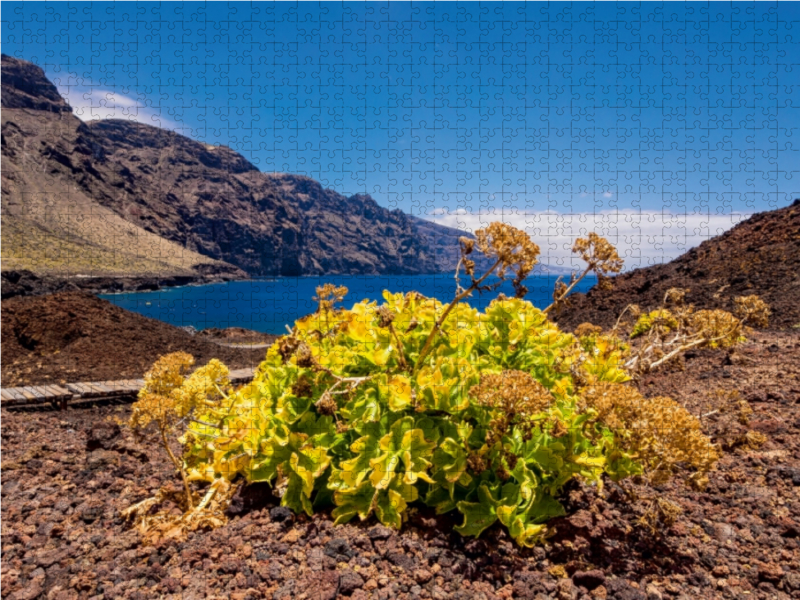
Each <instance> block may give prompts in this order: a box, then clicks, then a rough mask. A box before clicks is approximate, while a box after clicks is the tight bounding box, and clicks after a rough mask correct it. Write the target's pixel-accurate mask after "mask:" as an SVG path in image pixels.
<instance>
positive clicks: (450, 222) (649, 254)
mask: <svg viewBox="0 0 800 600" xmlns="http://www.w3.org/2000/svg"><path fill="white" fill-rule="evenodd" d="M749 216H750V214H745V213H731V214H727V215H720V214H704V213H683V214H676V213H670V212H656V211H635V210H615V211H603V212H596V213H571V214H566V213H557V212H526V211H522V210H509V209H503V210H502V211H499V210H498V211H491V210H490V211H484V212H481V213H472V212H469V211H466V210H459V211H452V212H451V211H449V210H447V209H438V210H434V211H431V212H430V213H428V215H427V217H425V218H427V219H428V220H430V221H433V222H435V223H439V224H441V225H446V226H448V227H455V228H457V229H462V230H465V231H469V232H470V233H474V232H475V230H477V229H480V228H481V227H485V226H486V225H488V224H489V223H491V222H492V221H503V222H505V223H508V224H509V225H512V226H514V227H517V228H519V229H524V230H525V231H526V232H527V233H528V235H530V236H531V238H532V239H533V241H535V242H536V243H537V244H538V245H539V247H540V248H541V250H542V255H541V258H540V262H542V263H545V264H550V265H554V266H556V265H557V266H563V267H572V268H578V267H579V266H580V264H581V261H580V260H579V259H577V258H576V257H575V256H574V255H573V254H572V252H571V249H572V244H573V242H574V241H575V239H576V238H578V237H582V236H586V235H587V234H588V233H589V232H591V231H594V232H596V233H598V234H600V235H602V236H603V237H606V238H608V240H609V241H610V242H611V243H613V244H614V245H615V246H616V247H617V250H618V252H619V254H620V256H621V257H623V259H625V270H630V269H635V268H637V267H646V266H649V265H652V264H657V263H663V262H669V261H670V260H672V259H674V258H677V257H678V256H680V255H681V254H683V253H685V252H687V251H688V250H690V249H691V248H694V247H695V246H699V245H700V244H701V243H702V242H704V241H706V240H707V239H709V238H712V237H715V236H718V235H720V234H722V233H724V232H725V231H727V230H729V229H731V228H732V227H733V226H734V225H736V224H737V223H739V222H740V221H743V220H744V219H747V218H748V217H749Z"/></svg>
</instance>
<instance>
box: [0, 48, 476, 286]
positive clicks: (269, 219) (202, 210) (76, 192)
mask: <svg viewBox="0 0 800 600" xmlns="http://www.w3.org/2000/svg"><path fill="white" fill-rule="evenodd" d="M2 107H3V118H2V155H3V161H4V167H6V168H4V169H3V211H2V216H3V227H4V230H7V231H10V232H11V235H10V236H9V237H8V239H6V236H4V240H3V258H4V261H3V262H4V270H8V269H15V270H18V271H20V272H22V271H25V270H27V271H30V272H31V273H33V274H34V275H36V276H39V277H41V276H54V275H55V276H64V277H73V278H74V277H75V276H77V275H87V274H89V275H94V276H104V277H105V276H109V277H119V276H121V275H123V276H124V275H136V276H140V277H148V276H158V277H173V276H180V277H186V276H192V275H198V273H200V272H205V273H206V274H207V273H214V274H215V275H214V276H215V277H223V278H241V277H246V276H276V275H277V276H281V275H282V276H295V275H322V274H421V273H436V272H447V271H452V270H453V269H454V268H455V265H456V263H457V261H458V244H457V238H458V237H459V236H461V235H469V234H467V233H465V232H461V231H458V230H453V229H450V228H448V227H444V226H440V225H437V224H435V223H432V222H427V221H424V220H421V219H419V218H418V217H413V216H411V215H407V214H405V213H403V212H402V211H400V210H397V209H395V210H390V209H387V208H384V207H381V206H380V205H378V203H377V202H375V200H374V199H373V198H372V197H370V196H369V195H366V194H355V195H352V196H349V197H345V196H343V195H341V194H339V193H337V192H335V191H334V190H330V189H326V188H324V187H323V186H322V185H321V184H320V183H319V182H317V181H315V180H313V179H311V178H309V177H306V176H303V175H292V174H270V173H264V172H261V171H259V170H258V169H257V168H256V167H255V166H254V165H253V164H252V163H250V162H249V161H248V160H247V159H246V158H245V157H243V156H242V155H240V154H238V153H237V152H235V151H234V150H232V149H230V148H227V147H224V146H210V145H208V144H204V143H203V142H200V141H196V140H193V139H191V138H188V137H185V136H183V135H181V134H179V133H175V132H172V131H169V130H164V129H159V128H157V127H153V126H150V125H144V124H141V123H136V122H133V121H125V120H119V119H105V120H100V121H92V122H89V123H83V122H81V121H80V120H79V119H78V118H77V117H75V116H74V115H73V114H72V111H71V108H70V107H69V106H68V105H67V104H66V102H65V101H64V100H63V99H62V98H61V96H60V95H59V94H58V91H57V89H56V88H55V86H54V85H53V84H52V83H51V82H50V81H49V80H47V78H46V77H45V75H44V72H43V71H42V70H41V69H40V68H39V67H37V66H36V65H33V64H32V63H29V62H26V61H22V60H19V59H15V58H12V57H8V56H5V55H3V57H2ZM87 215H90V216H87ZM87 220H88V221H90V222H89V223H88V224H87V223H86V221H87ZM107 228H110V231H111V233H108V234H106V233H105V230H106V229H107ZM121 240H124V241H125V243H121ZM128 242H130V243H128ZM41 248H44V249H45V250H42V251H39V252H38V253H37V249H41ZM48 260H49V261H50V262H49V263H48V262H47V261H48Z"/></svg>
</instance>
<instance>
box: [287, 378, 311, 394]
mask: <svg viewBox="0 0 800 600" xmlns="http://www.w3.org/2000/svg"><path fill="white" fill-rule="evenodd" d="M292 393H293V394H294V395H295V396H297V397H298V398H310V397H311V396H312V395H313V394H314V388H313V386H312V385H311V382H310V381H309V380H308V377H306V376H304V375H301V376H300V377H299V378H298V379H297V381H295V383H294V385H293V386H292Z"/></svg>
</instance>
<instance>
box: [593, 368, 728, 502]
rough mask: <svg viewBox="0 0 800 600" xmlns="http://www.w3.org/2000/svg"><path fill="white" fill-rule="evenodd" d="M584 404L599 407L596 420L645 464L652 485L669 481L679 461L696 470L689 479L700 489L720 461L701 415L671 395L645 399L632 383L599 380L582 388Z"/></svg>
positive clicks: (594, 407) (595, 408) (596, 408)
mask: <svg viewBox="0 0 800 600" xmlns="http://www.w3.org/2000/svg"><path fill="white" fill-rule="evenodd" d="M580 408H581V409H582V410H587V409H590V408H591V409H594V410H596V411H597V413H598V415H597V420H598V421H600V422H601V423H603V424H605V425H606V426H607V427H609V428H610V429H611V430H612V431H613V432H614V434H615V436H617V437H618V438H619V442H620V445H621V446H622V447H627V449H628V451H629V452H631V453H632V454H633V455H634V456H635V457H636V459H637V460H638V461H640V462H641V463H642V464H643V466H644V467H645V468H646V474H647V475H648V477H649V479H650V480H651V482H652V483H653V484H654V485H658V484H661V483H663V482H665V481H666V480H667V479H669V477H670V476H671V475H672V474H673V471H674V470H675V469H676V468H677V466H678V464H680V463H685V464H688V465H691V466H693V467H694V468H695V469H696V472H695V473H694V474H693V475H691V476H690V477H689V480H690V482H692V483H694V484H695V485H697V486H700V487H702V486H703V485H704V484H705V482H706V481H707V477H706V474H707V473H708V472H709V471H710V470H711V469H712V468H713V466H714V464H715V463H716V462H717V460H719V451H718V450H717V448H716V447H715V446H714V445H713V444H712V443H711V440H710V439H709V438H708V437H707V436H705V435H704V434H703V432H702V428H701V423H700V421H699V419H697V417H695V416H693V415H692V414H690V413H689V411H687V410H686V409H685V408H683V407H682V406H681V405H680V404H678V403H677V402H675V401H674V400H672V399H670V398H665V397H656V398H644V397H642V395H641V394H640V393H639V392H638V391H637V390H636V389H634V388H632V387H629V386H626V385H620V384H613V383H599V384H596V385H592V386H589V387H587V388H584V389H583V390H582V391H581V398H580Z"/></svg>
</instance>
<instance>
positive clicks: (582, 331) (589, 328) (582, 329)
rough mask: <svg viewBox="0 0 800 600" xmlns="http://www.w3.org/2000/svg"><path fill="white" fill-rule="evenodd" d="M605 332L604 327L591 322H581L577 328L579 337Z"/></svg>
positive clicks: (576, 332) (576, 333)
mask: <svg viewBox="0 0 800 600" xmlns="http://www.w3.org/2000/svg"><path fill="white" fill-rule="evenodd" d="M601 333H603V328H602V327H598V326H597V325H592V324H591V323H581V324H580V325H578V326H577V327H576V328H575V335H577V336H578V337H591V336H593V335H599V334H601Z"/></svg>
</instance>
